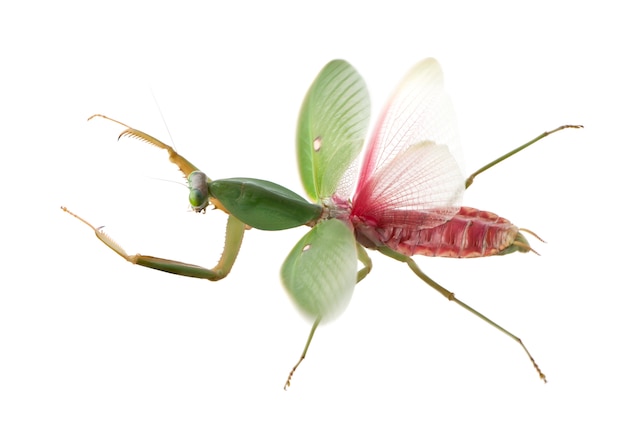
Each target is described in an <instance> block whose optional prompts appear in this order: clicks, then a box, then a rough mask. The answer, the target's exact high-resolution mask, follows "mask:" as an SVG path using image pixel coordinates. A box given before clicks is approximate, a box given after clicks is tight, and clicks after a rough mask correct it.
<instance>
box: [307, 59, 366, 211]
mask: <svg viewBox="0 0 626 422" xmlns="http://www.w3.org/2000/svg"><path fill="white" fill-rule="evenodd" d="M369 115H370V100H369V95H368V92H367V87H366V86H365V82H364V81H363V78H362V77H361V75H359V73H358V72H357V71H356V70H355V69H354V68H353V67H352V66H351V65H350V64H349V63H348V62H345V61H343V60H333V61H332V62H330V63H328V64H327V65H326V66H325V67H324V68H323V69H322V71H321V72H320V74H319V75H318V76H317V78H316V79H315V81H314V82H313V84H312V85H311V87H310V88H309V91H308V93H307V95H306V97H305V98H304V101H303V103H302V108H301V109H300V119H299V121H298V133H297V154H298V164H299V167H300V178H301V179H302V184H303V185H304V189H305V190H306V193H307V194H308V195H309V197H311V199H313V200H315V201H318V200H319V199H320V198H328V197H330V196H332V195H333V194H334V193H335V191H336V190H337V185H338V184H339V181H340V179H341V177H342V176H343V174H344V173H345V171H346V170H347V168H348V166H349V165H350V164H351V163H352V161H353V160H354V159H355V158H356V157H357V155H358V154H359V152H360V151H361V148H362V147H363V142H364V139H365V133H366V131H367V125H368V122H369Z"/></svg>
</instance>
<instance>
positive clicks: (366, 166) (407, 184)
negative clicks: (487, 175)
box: [351, 58, 465, 230]
mask: <svg viewBox="0 0 626 422" xmlns="http://www.w3.org/2000/svg"><path fill="white" fill-rule="evenodd" d="M455 155H456V157H455ZM459 156H460V148H459V147H458V133H457V129H456V119H455V114H454V110H453V107H452V103H451V101H450V99H449V97H448V95H447V94H446V93H445V92H444V90H443V75H442V72H441V68H440V66H439V63H437V61H436V60H435V59H432V58H431V59H426V60H423V61H421V62H420V63H418V64H417V65H416V66H415V67H413V69H411V71H410V72H409V73H408V74H407V76H406V77H405V78H404V79H403V80H402V82H401V83H400V85H399V86H398V88H397V89H396V91H395V92H394V94H393V95H392V96H391V98H390V100H389V101H388V103H387V105H386V107H385V109H384V110H383V113H382V115H381V116H380V118H379V120H378V122H377V124H376V126H375V129H374V132H373V134H372V138H371V139H370V142H369V143H368V145H367V149H366V151H365V156H364V159H363V164H362V167H361V173H360V177H359V181H358V184H357V189H356V192H355V195H354V200H353V204H352V212H351V219H352V220H353V221H355V220H356V221H355V222H363V223H365V224H368V225H371V226H374V227H376V226H378V227H381V226H386V225H394V226H406V227H407V228H408V227H410V228H411V229H412V230H416V229H428V228H432V227H435V226H438V225H440V224H442V223H444V222H446V221H448V220H449V219H450V218H452V217H453V216H454V215H455V214H456V213H457V212H458V211H459V209H460V207H461V200H462V196H463V192H464V190H465V185H464V182H465V180H464V177H463V174H462V171H461V168H460V165H459V161H458V159H457V158H458V157H459Z"/></svg>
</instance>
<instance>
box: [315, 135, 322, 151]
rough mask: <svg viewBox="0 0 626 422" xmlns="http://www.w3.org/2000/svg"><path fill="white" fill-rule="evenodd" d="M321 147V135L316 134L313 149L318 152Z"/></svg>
mask: <svg viewBox="0 0 626 422" xmlns="http://www.w3.org/2000/svg"><path fill="white" fill-rule="evenodd" d="M320 148H322V137H321V136H318V137H317V138H315V139H314V140H313V150H314V151H315V152H318V151H319V150H320Z"/></svg>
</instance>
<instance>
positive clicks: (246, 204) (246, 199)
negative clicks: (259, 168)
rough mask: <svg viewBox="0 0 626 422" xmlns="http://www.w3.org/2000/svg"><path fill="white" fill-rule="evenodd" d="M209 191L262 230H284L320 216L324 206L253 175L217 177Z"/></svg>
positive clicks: (251, 224)
mask: <svg viewBox="0 0 626 422" xmlns="http://www.w3.org/2000/svg"><path fill="white" fill-rule="evenodd" d="M209 191H210V195H211V196H212V197H214V198H216V199H217V200H219V201H220V202H221V203H222V205H223V206H224V207H225V208H226V209H227V210H228V212H229V213H230V214H232V215H234V216H235V217H237V218H238V219H239V220H240V221H242V222H244V223H246V224H247V225H249V226H252V227H254V228H256V229H260V230H284V229H289V228H292V227H297V226H301V225H303V224H306V223H308V222H310V221H312V220H317V219H318V218H319V217H320V216H321V214H322V207H321V206H319V205H317V204H311V203H310V202H308V201H307V200H306V199H304V198H302V197H301V196H300V195H298V194H297V193H295V192H293V191H290V190H289V189H287V188H285V187H282V186H280V185H277V184H276V183H272V182H268V181H267V180H260V179H250V178H244V177H240V178H232V179H220V180H214V181H213V182H211V183H209Z"/></svg>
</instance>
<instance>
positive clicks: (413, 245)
mask: <svg viewBox="0 0 626 422" xmlns="http://www.w3.org/2000/svg"><path fill="white" fill-rule="evenodd" d="M376 232H377V234H378V236H379V241H380V242H381V243H383V244H385V245H386V246H388V247H390V248H391V249H393V250H395V251H397V252H400V253H402V254H404V255H409V256H410V255H417V254H419V255H426V256H441V257H450V258H477V257H483V256H490V255H499V254H503V253H508V252H507V251H509V250H510V249H507V248H510V247H511V246H512V245H513V243H514V242H515V241H516V239H517V238H518V234H519V229H518V228H517V227H516V226H515V225H513V224H512V223H511V222H510V221H509V220H507V219H505V218H502V217H499V216H498V215H496V214H494V213H491V212H488V211H480V210H477V209H475V208H470V207H462V208H461V209H460V210H459V212H458V213H457V214H456V215H455V216H454V217H452V219H450V220H449V221H447V222H446V223H443V224H441V225H439V226H436V227H433V228H430V229H422V230H415V229H411V228H408V227H407V226H400V227H393V226H391V227H378V228H376Z"/></svg>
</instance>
